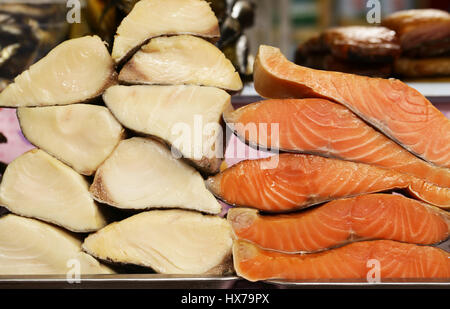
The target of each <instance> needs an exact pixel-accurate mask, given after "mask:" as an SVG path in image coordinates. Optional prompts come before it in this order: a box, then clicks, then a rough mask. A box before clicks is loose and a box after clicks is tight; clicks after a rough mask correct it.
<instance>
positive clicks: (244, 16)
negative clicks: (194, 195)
mask: <svg viewBox="0 0 450 309" xmlns="http://www.w3.org/2000/svg"><path fill="white" fill-rule="evenodd" d="M136 2H137V0H0V91H1V90H2V89H3V88H4V87H6V85H7V84H8V83H10V82H11V81H12V80H13V79H14V77H15V76H17V75H18V74H20V73H21V72H22V71H24V70H26V69H27V68H28V67H29V66H30V65H31V64H32V63H34V62H36V61H37V60H39V59H40V58H41V57H43V56H44V55H46V54H47V53H48V51H49V50H50V49H52V48H53V47H54V46H56V45H57V44H59V43H60V42H62V41H63V40H66V39H70V38H76V37H81V36H84V35H88V34H97V35H99V36H100V37H101V38H102V39H103V40H105V41H106V42H107V43H108V44H109V48H112V43H113V38H114V34H115V32H116V28H117V26H118V25H119V24H120V21H121V20H122V19H123V18H124V17H125V16H126V15H127V14H128V13H129V12H130V10H131V9H132V8H133V6H134V4H135V3H136ZM209 2H211V6H212V8H213V10H214V11H215V13H216V15H217V16H218V18H219V22H220V25H221V33H222V38H221V40H220V41H219V42H218V46H219V48H221V49H222V51H223V52H224V53H225V54H226V56H227V57H228V58H229V59H230V60H231V61H232V62H233V64H234V66H235V67H236V69H237V70H238V71H239V73H240V74H241V76H242V78H243V79H244V81H251V79H252V68H253V61H254V55H255V54H256V51H257V49H258V47H259V45H260V44H268V45H272V46H277V47H279V48H280V49H281V50H282V52H283V53H284V54H285V55H286V56H287V57H288V58H290V59H291V60H293V58H294V54H295V51H296V48H297V47H298V46H299V44H301V43H303V42H305V41H306V40H308V39H309V38H311V37H313V36H314V35H317V34H319V33H320V32H321V31H323V30H324V29H327V28H329V27H333V26H344V25H367V20H366V15H367V13H368V11H369V10H370V8H368V7H367V4H368V2H369V0H209ZM379 3H380V4H381V19H383V18H385V17H386V16H387V15H389V14H391V13H392V12H395V11H400V10H405V9H413V8H437V9H441V10H444V11H447V12H448V11H449V10H450V1H449V0H379ZM446 85H447V87H448V83H447V84H446ZM250 87H251V84H250ZM449 101H450V99H449ZM448 103H450V102H448ZM447 106H450V105H447ZM445 112H447V113H449V114H450V109H449V110H447V111H445ZM0 132H1V133H3V135H4V136H5V137H6V139H7V141H8V144H5V143H4V140H3V139H0V161H3V162H10V161H11V160H12V159H14V158H15V157H16V156H17V155H19V154H21V153H23V152H24V151H25V150H27V149H29V148H31V145H29V144H28V142H27V141H26V140H25V139H24V138H23V136H22V135H21V133H20V128H19V127H18V124H17V119H16V116H15V111H14V110H12V109H0Z"/></svg>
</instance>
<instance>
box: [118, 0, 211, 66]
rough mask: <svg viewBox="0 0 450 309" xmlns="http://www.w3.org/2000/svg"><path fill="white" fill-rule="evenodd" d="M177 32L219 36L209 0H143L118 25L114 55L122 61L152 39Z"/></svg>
mask: <svg viewBox="0 0 450 309" xmlns="http://www.w3.org/2000/svg"><path fill="white" fill-rule="evenodd" d="M177 34H190V35H195V36H199V37H204V38H208V39H218V38H219V37H220V30H219V22H218V20H217V18H216V16H215V15H214V12H213V11H212V9H211V7H210V6H209V3H208V2H206V1H204V0H142V1H139V2H138V3H136V5H135V6H134V8H133V10H132V11H131V12H130V14H128V16H126V17H125V18H124V19H123V20H122V22H121V24H120V25H119V27H118V28H117V33H116V36H115V39H114V46H113V51H112V57H113V59H114V61H115V62H116V63H120V62H122V61H123V60H125V59H126V58H127V57H128V56H129V55H130V54H131V53H133V52H134V51H135V50H136V49H138V48H139V47H141V46H142V45H143V44H145V43H146V42H147V41H148V40H149V39H151V38H154V37H158V36H163V35H177Z"/></svg>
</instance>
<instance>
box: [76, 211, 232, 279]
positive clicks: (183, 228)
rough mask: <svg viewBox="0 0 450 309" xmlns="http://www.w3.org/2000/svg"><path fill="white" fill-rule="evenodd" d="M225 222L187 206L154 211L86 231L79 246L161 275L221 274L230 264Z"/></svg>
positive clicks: (226, 224)
mask: <svg viewBox="0 0 450 309" xmlns="http://www.w3.org/2000/svg"><path fill="white" fill-rule="evenodd" d="M231 247H232V237H231V228H230V225H229V224H228V222H227V221H226V220H225V219H223V218H220V217H217V216H206V215H202V214H200V213H197V212H193V211H186V210H153V211H148V212H143V213H140V214H138V215H135V216H132V217H130V218H127V219H125V220H123V221H120V222H116V223H112V224H110V225H108V226H106V227H105V228H103V229H101V230H100V231H98V232H97V233H95V234H91V235H90V236H88V237H87V238H86V239H85V241H84V243H83V249H84V250H85V251H86V252H88V253H89V254H91V255H93V256H95V257H97V258H99V259H101V260H108V261H111V262H116V263H125V264H135V265H140V266H145V267H150V268H152V269H154V270H155V271H156V272H158V273H163V274H191V275H194V274H216V275H220V274H224V273H228V272H230V271H231V269H232V265H231Z"/></svg>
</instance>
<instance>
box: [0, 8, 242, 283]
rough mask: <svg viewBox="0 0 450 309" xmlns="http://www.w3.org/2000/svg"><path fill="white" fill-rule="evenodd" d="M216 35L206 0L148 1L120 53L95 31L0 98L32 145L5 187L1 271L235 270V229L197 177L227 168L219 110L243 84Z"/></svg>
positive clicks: (119, 40) (130, 24)
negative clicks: (123, 267)
mask: <svg viewBox="0 0 450 309" xmlns="http://www.w3.org/2000/svg"><path fill="white" fill-rule="evenodd" d="M219 36H220V33H219V26H218V21H217V18H216V16H215V15H214V13H213V12H212V10H211V8H210V6H209V4H208V3H207V2H206V1H203V0H142V1H140V2H138V3H137V4H136V5H135V7H134V9H133V10H132V11H131V12H130V14H129V15H128V16H127V17H125V19H124V20H123V21H122V23H121V25H120V26H119V28H118V30H117V34H116V38H115V42H114V46H113V51H112V56H111V55H110V54H109V52H108V50H107V48H106V46H105V44H104V43H103V42H102V41H101V39H100V38H98V37H96V36H87V37H82V38H77V39H73V40H69V41H66V42H63V43H62V44H60V45H59V46H57V47H55V48H54V49H53V50H52V51H51V52H50V53H49V54H48V55H47V56H46V57H44V58H43V59H41V60H40V61H39V62H37V63H36V64H34V65H33V66H31V67H30V68H29V70H27V71H25V72H23V73H22V74H20V75H19V76H18V77H17V78H16V79H15V82H14V83H13V84H11V85H9V86H8V87H7V88H6V89H5V90H4V91H3V92H1V93H0V106H3V107H13V108H17V115H18V118H19V121H20V125H21V128H22V132H23V134H24V136H25V137H26V138H27V139H28V140H29V141H30V142H31V143H32V144H34V145H35V146H36V147H37V148H36V149H34V150H32V151H30V152H27V153H25V154H23V155H22V156H20V157H18V158H17V159H16V160H14V161H13V162H12V163H11V164H9V166H8V167H7V169H6V171H5V173H4V175H3V178H2V181H1V185H0V205H1V206H3V207H5V208H6V209H7V210H8V211H9V212H10V213H9V214H7V215H4V216H3V217H0V275H2V274H13V275H17V274H26V275H29V274H65V273H67V272H68V271H69V270H70V267H72V266H73V265H74V263H75V264H77V263H79V265H80V271H81V274H98V273H113V272H114V271H113V270H112V269H111V268H110V267H107V266H105V265H102V264H100V263H99V262H98V261H97V260H96V259H99V260H101V261H102V262H108V263H119V264H133V265H138V266H143V267H147V268H149V269H152V270H154V271H156V272H159V273H166V274H223V273H227V272H230V271H231V270H232V265H231V247H232V237H231V234H232V233H231V227H230V224H229V223H228V222H227V221H226V220H225V219H223V218H221V217H220V216H218V214H220V212H221V210H222V209H221V206H220V204H219V203H218V201H217V200H216V199H215V198H214V196H213V195H212V194H211V193H210V192H209V191H208V190H207V188H206V187H205V184H204V179H203V176H202V175H213V174H216V173H217V172H219V170H220V166H221V163H222V153H221V152H222V150H223V146H222V135H221V129H222V128H221V126H222V123H221V117H222V113H223V112H224V111H227V110H230V109H231V103H230V94H229V93H228V92H236V91H239V90H241V88H242V82H241V79H240V77H239V74H238V73H237V72H236V71H235V69H234V67H233V66H232V64H231V62H230V61H229V60H228V59H226V57H225V56H224V55H223V54H222V52H221V51H220V50H219V49H218V48H216V47H215V46H214V45H213V44H212V43H211V41H214V40H217V39H218V38H219ZM126 129H127V130H126ZM117 218H120V220H119V221H115V220H118V219H117ZM114 221H115V222H114ZM86 233H93V234H89V235H88V236H87V237H86ZM83 238H84V239H83Z"/></svg>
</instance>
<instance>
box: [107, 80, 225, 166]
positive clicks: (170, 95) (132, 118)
mask: <svg viewBox="0 0 450 309" xmlns="http://www.w3.org/2000/svg"><path fill="white" fill-rule="evenodd" d="M103 100H104V101H105V103H106V105H107V106H108V107H109V109H110V110H111V111H112V113H113V114H114V116H115V117H116V118H117V119H118V120H119V121H120V122H121V123H122V124H123V125H124V126H125V127H127V128H129V129H131V130H133V131H136V132H139V133H142V134H146V135H151V136H155V137H157V138H159V139H162V140H164V141H165V142H167V143H169V144H170V145H171V146H172V147H174V149H176V150H177V151H179V152H180V153H181V154H182V156H183V157H184V158H186V159H188V160H189V161H191V162H192V163H193V164H194V165H195V166H196V167H198V168H199V169H200V170H202V171H203V172H205V173H207V174H215V173H217V172H219V168H220V164H221V163H222V159H223V138H222V137H223V135H222V127H221V120H222V113H223V112H224V111H226V110H228V109H232V106H231V103H230V102H231V100H230V95H229V94H228V93H226V92H225V91H223V90H221V89H217V88H213V87H200V86H192V85H190V86H184V85H179V86H139V85H138V86H113V87H111V88H109V89H108V90H107V91H106V92H105V94H104V95H103Z"/></svg>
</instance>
